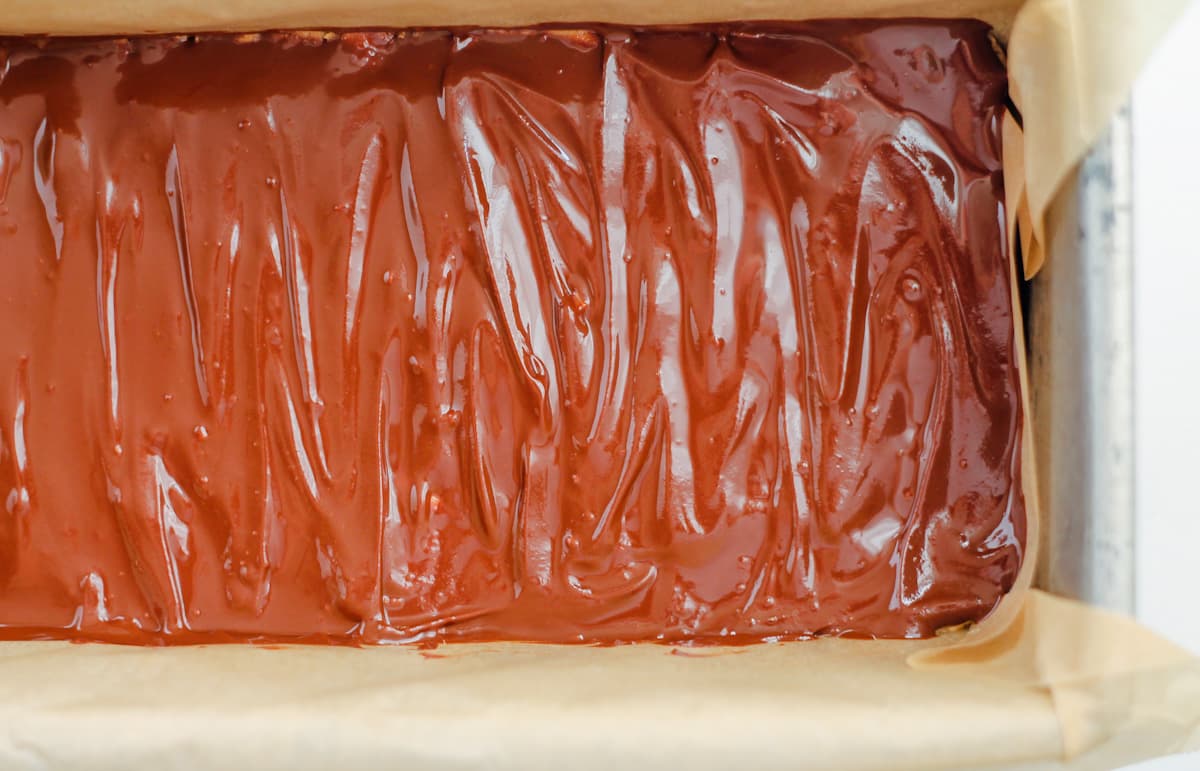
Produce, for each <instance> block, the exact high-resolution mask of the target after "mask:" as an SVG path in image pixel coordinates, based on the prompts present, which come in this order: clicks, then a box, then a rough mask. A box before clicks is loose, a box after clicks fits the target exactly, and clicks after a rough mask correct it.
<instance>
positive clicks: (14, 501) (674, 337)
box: [0, 21, 1025, 642]
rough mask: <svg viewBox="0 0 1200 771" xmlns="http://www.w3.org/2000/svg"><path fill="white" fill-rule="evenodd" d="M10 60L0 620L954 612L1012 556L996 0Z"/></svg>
mask: <svg viewBox="0 0 1200 771" xmlns="http://www.w3.org/2000/svg"><path fill="white" fill-rule="evenodd" d="M2 49H3V53H2V54H0V56H2V57H3V59H2V63H0V104H2V105H3V109H2V110H0V245H2V247H0V330H2V332H0V440H2V441H0V499H2V500H3V502H4V505H3V508H2V509H0V636H3V637H8V638H30V637H45V636H49V637H68V638H78V639H107V640H119V641H125V642H163V641H165V642H211V641H221V640H232V639H248V638H253V639H263V640H288V639H303V640H310V641H349V642H354V641H358V642H377V641H384V640H416V639H518V640H548V641H577V640H578V641H612V640H642V639H663V640H688V639H703V640H718V639H723V640H744V639H757V638H763V637H768V638H792V637H802V636H808V635H815V634H849V635H868V636H884V637H901V636H923V635H929V634H931V633H932V632H933V631H934V630H936V629H937V628H939V627H941V626H945V625H951V624H958V623H961V622H965V621H969V620H975V619H979V618H981V617H982V616H984V615H985V614H986V613H987V612H988V611H989V610H990V609H991V608H993V607H994V605H995V604H996V603H997V602H998V600H999V598H1000V597H1001V596H1002V595H1003V594H1004V592H1006V591H1007V590H1008V589H1009V588H1010V587H1011V585H1012V583H1013V581H1014V579H1015V577H1016V574H1017V571H1018V568H1019V565H1020V563H1021V557H1022V551H1023V543H1024V538H1025V512H1024V504H1023V499H1022V494H1021V485H1020V473H1021V472H1020V466H1019V457H1020V453H1019V445H1020V432H1021V410H1020V402H1019V391H1018V377H1017V371H1016V364H1015V355H1016V354H1015V349H1014V324H1013V313H1012V308H1011V290H1010V283H1009V282H1010V279H1009V272H1008V263H1007V259H1006V257H1005V246H1004V240H1003V238H1004V237H1003V233H1002V220H1003V218H1002V208H1001V206H1002V204H1001V199H1002V179H1001V175H1000V147H999V139H998V125H999V117H1000V115H1001V113H1002V110H1003V100H1004V98H1005V87H1006V82H1005V76H1004V71H1003V68H1002V66H1001V65H1000V63H999V62H998V61H997V58H996V55H995V54H994V52H993V50H992V48H991V46H990V43H989V40H988V36H987V31H986V29H985V28H984V27H983V26H982V25H980V24H978V23H974V22H865V21H862V22H821V23H812V24H792V25H785V26H779V25H776V26H768V27H764V26H759V27H752V26H747V27H725V28H719V29H717V28H695V29H679V30H670V31H662V30H660V31H651V30H621V29H610V28H604V29H596V30H584V31H566V30H529V31H472V32H466V31H460V32H442V31H419V32H409V33H402V34H399V35H396V34H393V33H387V32H367V33H343V34H339V35H327V36H321V35H295V34H280V35H267V36H264V37H262V38H260V39H256V40H246V39H242V40H235V39H233V38H229V37H220V36H208V37H201V38H200V39H198V40H196V39H175V38H145V39H134V40H128V41H126V40H87V41H51V42H32V41H26V40H9V41H7V42H4V43H3V46H2Z"/></svg>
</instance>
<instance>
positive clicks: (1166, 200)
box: [1133, 0, 1200, 771]
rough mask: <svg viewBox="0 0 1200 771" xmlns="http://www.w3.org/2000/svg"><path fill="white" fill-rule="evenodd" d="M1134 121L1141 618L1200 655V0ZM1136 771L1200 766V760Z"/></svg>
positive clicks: (1158, 60) (1146, 79)
mask: <svg viewBox="0 0 1200 771" xmlns="http://www.w3.org/2000/svg"><path fill="white" fill-rule="evenodd" d="M1150 1H1151V2H1153V0H1150ZM1133 121H1134V126H1133V130H1134V185H1135V193H1134V196H1135V197H1134V201H1135V204H1134V206H1135V208H1134V233H1135V239H1136V244H1135V248H1136V257H1135V264H1134V302H1135V308H1134V324H1135V331H1134V335H1135V357H1136V373H1135V380H1134V382H1135V386H1134V387H1135V389H1136V396H1135V412H1136V420H1137V451H1136V459H1137V460H1136V463H1137V472H1136V473H1137V517H1138V529H1137V539H1138V544H1137V569H1138V580H1137V584H1138V596H1137V602H1138V617H1139V618H1140V619H1141V620H1142V621H1143V622H1144V623H1146V624H1148V625H1149V626H1151V627H1152V628H1154V629H1156V630H1158V631H1159V632H1161V633H1162V634H1164V635H1166V636H1167V637H1169V638H1170V639H1172V640H1174V641H1175V642H1177V643H1179V644H1181V645H1184V646H1186V647H1188V648H1190V649H1192V650H1193V651H1195V652H1196V653H1197V654H1200V597H1198V596H1197V595H1200V566H1198V565H1197V564H1196V563H1197V562H1200V503H1197V502H1198V501H1200V0H1193V3H1192V5H1191V6H1190V9H1189V10H1188V11H1187V13H1186V15H1185V17H1184V18H1183V19H1182V21H1181V22H1180V24H1179V26H1178V27H1176V28H1175V29H1174V30H1173V31H1172V33H1171V35H1170V37H1169V38H1168V40H1167V41H1166V44H1165V45H1164V46H1163V47H1162V49H1160V50H1159V51H1158V52H1157V53H1156V54H1155V56H1154V58H1153V59H1152V61H1151V62H1150V65H1149V66H1148V67H1147V69H1146V71H1145V72H1144V73H1143V75H1142V77H1141V79H1140V80H1139V81H1138V84H1137V86H1136V87H1135V89H1134V94H1133ZM1137 768H1138V769H1139V771H1143V769H1144V771H1151V770H1153V771H1168V769H1169V770H1170V771H1200V755H1192V756H1189V757H1185V758H1179V757H1177V758H1171V759H1166V760H1161V761H1155V762H1151V763H1146V764H1144V765H1140V766H1138V767H1137Z"/></svg>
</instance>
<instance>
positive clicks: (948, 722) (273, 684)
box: [0, 0, 1200, 771]
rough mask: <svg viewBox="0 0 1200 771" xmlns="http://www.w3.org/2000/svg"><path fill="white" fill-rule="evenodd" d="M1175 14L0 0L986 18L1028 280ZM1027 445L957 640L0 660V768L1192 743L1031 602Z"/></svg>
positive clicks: (299, 13)
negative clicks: (1011, 574)
mask: <svg viewBox="0 0 1200 771" xmlns="http://www.w3.org/2000/svg"><path fill="white" fill-rule="evenodd" d="M1185 3H1186V0H1154V2H1153V3H1139V2H1138V0H1024V2H1023V1H1022V0H947V1H943V2H938V0H841V1H840V2H839V1H837V0H726V2H722V3H720V4H716V3H705V4H693V3H690V2H687V0H658V2H645V0H591V1H590V2H586V3H583V2H579V3H575V2H561V0H559V1H558V2H556V1H555V0H443V1H441V2H436V1H434V0H344V1H342V2H338V1H337V0H94V2H90V3H82V2H73V1H72V0H3V2H2V5H3V8H2V9H0V33H13V34H26V33H51V34H132V33H138V32H150V31H172V32H190V31H199V30H253V29H266V28H278V27H290V28H322V27H338V26H356V25H357V26H422V25H428V26H446V25H464V24H525V23H535V22H544V21H610V22H625V23H635V24H649V23H686V22H695V21H714V20H737V19H804V18H816V17H830V16H844V17H848V16H942V17H954V16H973V17H978V18H983V19H985V20H987V21H989V22H991V23H992V24H993V25H994V26H996V28H997V30H998V32H999V33H1000V34H1001V36H1002V37H1005V38H1006V39H1007V40H1008V56H1009V60H1008V63H1009V72H1010V76H1011V82H1012V96H1013V100H1014V103H1015V104H1016V106H1017V108H1018V110H1019V112H1020V118H1019V120H1018V118H1017V117H1014V116H1010V118H1009V120H1007V121H1006V124H1005V126H1004V141H1005V174H1006V187H1007V194H1008V198H1009V201H1008V203H1009V217H1010V233H1013V234H1015V232H1016V231H1017V230H1018V227H1017V226H1018V225H1019V226H1020V227H1019V233H1020V235H1019V238H1020V240H1021V242H1022V244H1023V246H1024V247H1025V250H1024V254H1025V258H1026V271H1027V273H1028V274H1030V275H1032V273H1033V272H1035V271H1036V270H1037V268H1038V267H1039V266H1040V265H1041V263H1042V261H1043V259H1045V257H1046V255H1045V254H1044V245H1045V244H1047V243H1049V241H1048V238H1047V236H1046V232H1045V222H1046V219H1045V215H1046V211H1047V209H1048V207H1049V205H1050V203H1051V202H1052V201H1053V198H1054V195H1055V193H1056V192H1057V190H1058V188H1059V187H1060V185H1061V184H1062V181H1063V180H1064V179H1065V177H1066V176H1067V174H1068V173H1069V172H1070V170H1071V169H1072V168H1073V166H1074V165H1075V164H1076V163H1077V161H1078V160H1079V158H1080V157H1082V155H1083V153H1084V152H1085V151H1086V149H1087V147H1088V145H1089V144H1090V143H1091V142H1092V141H1093V140H1094V139H1095V138H1096V137H1097V136H1098V135H1099V134H1100V132H1101V131H1102V129H1103V127H1104V126H1105V125H1106V124H1107V121H1108V120H1109V118H1110V117H1111V115H1112V113H1113V112H1114V111H1115V110H1116V108H1117V107H1118V105H1120V104H1121V103H1122V102H1123V100H1124V98H1125V96H1126V94H1127V92H1128V88H1129V85H1130V84H1131V82H1132V80H1133V77H1134V75H1135V74H1136V72H1137V70H1138V69H1139V68H1140V66H1141V64H1142V62H1143V60H1144V59H1145V57H1146V56H1147V55H1148V53H1149V51H1150V50H1151V48H1152V47H1153V44H1154V43H1155V42H1156V41H1157V40H1158V39H1159V38H1160V37H1161V35H1162V33H1163V32H1165V30H1166V29H1167V27H1168V26H1169V24H1170V22H1171V21H1172V20H1173V19H1174V18H1175V16H1176V15H1177V14H1178V12H1179V11H1180V10H1181V9H1182V7H1183V6H1184V5H1185ZM1022 127H1023V128H1022ZM1012 242H1013V243H1015V239H1012ZM1014 264H1015V263H1014ZM1015 306H1016V301H1015V297H1014V307H1015ZM1018 321H1019V319H1018ZM1017 339H1018V340H1021V336H1020V335H1018V336H1017ZM1025 393H1026V394H1027V393H1028V389H1025ZM1026 402H1027V399H1026ZM1026 408H1027V412H1026V414H1027V415H1028V414H1029V412H1028V403H1027V404H1026ZM1031 435H1032V431H1029V430H1027V431H1026V432H1025V440H1026V441H1025V446H1024V448H1023V449H1024V455H1025V466H1024V468H1025V475H1024V476H1025V485H1026V499H1027V502H1028V504H1029V508H1030V517H1031V520H1032V521H1031V526H1030V532H1029V544H1030V549H1029V550H1028V551H1029V553H1027V555H1026V560H1025V568H1024V569H1023V570H1022V574H1021V576H1020V578H1019V581H1018V586H1017V588H1016V589H1014V591H1013V592H1012V593H1010V594H1009V596H1008V597H1006V598H1005V600H1004V601H1003V602H1002V603H1001V606H1000V607H999V608H998V609H997V611H996V612H995V613H993V614H992V616H991V617H989V618H988V619H987V620H986V621H985V622H984V623H983V624H981V625H979V626H977V627H975V628H974V629H971V630H968V631H966V632H956V633H952V634H947V635H944V636H943V637H941V638H939V639H936V640H932V641H925V642H906V641H904V642H897V641H893V642H866V641H848V640H817V641H812V642H804V643H795V644H787V645H774V646H771V645H758V646H750V647H746V648H738V649H707V650H700V651H695V650H673V649H670V648H665V647H661V646H654V645H639V646H626V647H620V648H608V649H602V648H581V647H564V646H531V645H493V646H443V647H442V648H440V649H438V650H437V651H436V652H435V653H432V654H429V653H427V652H422V651H418V650H414V649H411V648H399V649H346V648H311V647H309V648H306V647H285V648H276V649H266V648H255V647H247V646H212V647H197V648H174V649H145V648H131V647H118V646H104V645H83V646H81V645H70V644H63V643H7V644H0V768H5V769H9V768H13V769H16V768H40V767H46V766H51V767H55V768H114V769H115V768H120V769H127V768H143V767H145V768H163V769H169V768H186V769H192V768H200V767H220V768H256V769H274V768H279V769H305V768H339V769H356V768H364V769H365V768H372V769H374V768H396V767H420V768H428V767H438V768H462V767H479V766H487V767H494V768H540V767H555V768H558V767H562V766H567V767H571V768H590V767H628V766H637V767H666V768H689V767H690V768H730V767H753V768H770V767H781V768H782V767H788V768H797V767H804V768H838V769H905V768H911V769H967V768H1011V769H1020V771H1033V770H1034V769H1038V770H1041V769H1054V768H1072V769H1099V768H1113V767H1116V766H1118V765H1120V764H1123V763H1127V762H1131V761H1133V760H1137V759H1139V758H1142V757H1147V756H1151V755H1155V754H1162V753H1166V752H1170V751H1178V750H1185V749H1200V661H1198V660H1196V659H1194V658H1191V657H1189V656H1188V655H1187V654H1186V653H1184V652H1183V651H1181V650H1179V649H1177V648H1175V647H1174V646H1172V645H1170V644H1169V643H1166V642H1164V641H1162V640H1160V639H1158V638H1156V637H1154V636H1153V635H1152V634H1151V633H1149V632H1148V631H1146V630H1144V629H1141V628H1140V627H1138V626H1137V625H1135V624H1134V623H1132V622H1131V621H1128V620H1126V619H1122V618H1117V617H1115V616H1111V615H1109V614H1106V613H1104V612H1101V611H1099V610H1096V609H1093V608H1087V607H1084V606H1081V605H1078V604H1075V603H1071V602H1068V601H1066V600H1063V599H1059V598H1054V597H1051V596H1049V595H1046V594H1044V593H1041V592H1039V591H1036V590H1031V589H1029V583H1030V579H1031V575H1032V570H1033V566H1034V564H1035V563H1036V555H1034V554H1033V553H1032V552H1033V547H1035V545H1036V543H1037V521H1038V517H1037V506H1036V503H1037V497H1036V492H1035V491H1036V479H1035V477H1036V465H1035V464H1034V462H1033V457H1032V447H1031V439H1030V437H1031ZM681 654H682V655H681Z"/></svg>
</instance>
